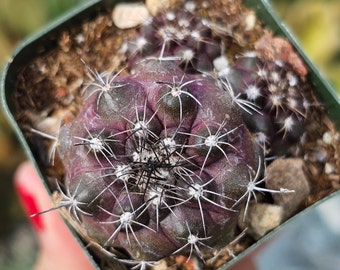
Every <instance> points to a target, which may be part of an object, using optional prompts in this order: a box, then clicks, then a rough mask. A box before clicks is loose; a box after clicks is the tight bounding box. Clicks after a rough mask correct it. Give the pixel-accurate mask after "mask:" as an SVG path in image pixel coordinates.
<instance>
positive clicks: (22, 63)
mask: <svg viewBox="0 0 340 270" xmlns="http://www.w3.org/2000/svg"><path fill="white" fill-rule="evenodd" d="M118 2H121V1H114V0H112V1H99V0H92V1H87V2H86V3H84V4H83V5H81V6H79V7H78V8H76V9H74V10H72V11H71V12H69V13H68V14H66V15H65V16H63V17H61V18H59V19H58V20H56V21H54V22H53V23H51V24H50V25H48V26H47V27H45V28H44V29H42V30H41V31H40V32H38V33H36V34H34V35H32V36H31V37H29V38H28V39H26V40H25V41H24V42H23V43H22V44H21V45H20V46H19V47H18V48H17V49H16V51H15V52H14V54H13V57H12V59H11V61H10V62H9V63H7V65H6V66H5V68H4V70H3V76H2V78H1V94H2V96H1V101H2V106H3V109H4V111H5V113H6V114H7V117H8V119H9V120H10V122H11V124H12V127H13V129H14V130H15V132H16V134H17V137H18V138H19V140H20V142H21V144H22V146H23V148H24V149H25V151H26V154H27V156H28V158H29V159H30V160H31V161H32V162H33V163H34V165H35V167H36V169H37V171H38V172H39V174H40V176H41V179H42V181H43V182H44V184H45V185H46V188H47V190H48V191H49V192H51V191H50V189H49V186H48V185H47V184H46V183H47V180H46V178H47V177H46V170H45V169H44V168H43V165H42V164H41V162H39V161H37V160H38V158H37V156H38V155H39V154H40V153H38V152H37V151H32V149H31V146H30V144H29V142H28V140H27V137H25V136H24V133H25V132H24V129H25V127H23V126H21V125H19V124H18V119H17V118H18V114H19V113H20V108H18V106H17V105H16V101H17V99H18V98H20V95H18V77H19V76H21V75H20V74H21V72H22V70H23V69H24V68H25V67H27V66H28V65H30V64H31V63H32V61H33V60H34V59H36V58H37V57H39V56H41V55H48V53H49V51H50V50H52V49H53V48H54V47H55V46H56V45H57V43H58V41H59V38H60V36H61V35H62V33H63V32H64V31H66V30H68V29H70V28H72V27H75V26H77V25H81V24H82V23H84V22H85V21H89V20H92V19H94V18H96V16H98V14H101V13H102V12H105V11H106V10H108V9H110V8H112V7H113V6H115V5H116V4H117V3H118ZM243 3H244V4H245V5H246V6H247V7H249V8H251V9H253V10H254V12H255V13H256V16H257V18H258V19H259V20H260V22H262V24H263V25H264V27H265V28H268V29H270V30H271V31H272V32H273V33H274V35H277V36H282V37H284V38H286V39H287V40H289V41H290V43H291V44H292V45H293V47H294V49H295V50H296V51H297V53H298V54H299V56H300V58H301V59H302V60H303V62H304V64H305V66H306V67H307V69H308V80H310V81H311V82H312V83H313V85H314V86H315V87H314V92H315V95H316V96H317V97H318V100H319V101H320V103H321V104H322V106H323V108H325V111H326V113H327V115H328V117H329V118H330V119H331V120H332V122H333V123H334V126H335V127H336V129H337V130H339V129H340V100H339V96H338V95H337V94H336V92H335V91H334V89H332V87H331V85H330V84H329V83H328V82H327V81H326V80H325V79H324V78H323V77H322V76H321V75H320V73H319V71H318V70H317V68H316V67H315V66H314V65H313V64H312V63H311V61H310V60H309V59H308V58H307V57H306V55H305V54H304V52H303V50H302V49H301V47H300V46H299V45H298V44H297V42H296V40H295V39H294V37H293V36H292V35H291V34H290V32H289V30H288V29H287V28H286V27H285V26H284V24H283V23H282V22H281V21H280V19H279V18H278V17H277V16H276V14H275V12H274V11H273V9H272V7H271V5H270V4H269V2H268V1H267V0H244V1H243ZM39 72H43V71H39ZM45 91H49V89H48V88H46V89H45ZM39 106H40V105H39ZM46 113H48V112H46ZM337 194H338V195H340V193H339V192H333V193H332V194H331V195H328V196H326V197H325V198H323V199H322V200H320V201H318V202H317V203H313V204H312V205H311V206H309V207H307V208H306V209H304V210H303V211H301V212H299V213H298V214H296V215H294V216H293V217H291V218H290V219H288V220H287V221H286V222H284V223H283V224H281V225H280V226H279V227H277V228H275V229H274V230H272V231H271V232H269V233H267V234H266V235H265V236H263V237H262V238H260V239H259V240H257V241H256V242H255V243H254V244H252V245H251V246H250V247H248V248H246V249H245V250H244V251H242V252H241V253H240V254H238V255H237V256H236V257H235V258H234V259H232V260H230V261H229V262H227V263H225V264H224V265H223V266H221V267H220V268H219V269H227V268H228V267H229V266H231V265H232V264H234V263H235V262H236V261H238V260H240V259H241V258H243V257H244V256H245V255H246V254H248V253H249V252H251V251H252V250H253V249H255V248H256V247H257V246H259V245H263V244H264V243H265V242H267V240H268V239H269V238H271V237H272V236H273V235H275V234H276V233H277V232H278V231H279V230H281V229H282V228H284V227H285V226H286V224H287V223H289V222H294V219H295V218H296V217H297V216H300V215H302V214H303V213H305V212H306V211H309V210H310V209H312V208H314V207H315V206H316V205H317V204H319V203H322V201H323V200H327V199H328V198H329V197H330V196H334V195H337ZM70 229H71V230H72V231H73V229H72V227H71V226H70ZM74 235H75V237H76V238H77V239H79V238H78V236H77V233H75V232H74ZM79 242H80V243H82V241H80V240H79ZM88 255H89V258H92V256H93V255H91V254H88ZM92 262H93V265H94V266H95V267H97V268H98V269H99V267H98V266H97V265H96V262H95V260H92Z"/></svg>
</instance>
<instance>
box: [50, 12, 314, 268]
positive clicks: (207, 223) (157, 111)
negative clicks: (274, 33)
mask: <svg viewBox="0 0 340 270" xmlns="http://www.w3.org/2000/svg"><path fill="white" fill-rule="evenodd" d="M223 38H224V37H222V35H219V34H218V33H216V32H214V31H213V29H212V27H211V22H209V21H208V20H206V19H202V18H201V17H199V16H197V14H196V13H193V11H192V10H186V9H184V10H180V11H177V12H176V11H168V12H167V13H162V14H160V15H157V16H155V17H153V18H152V19H150V20H149V21H147V22H146V23H145V24H144V25H143V26H141V27H140V29H139V31H138V32H137V34H136V36H135V38H133V39H131V40H128V41H127V42H126V43H125V44H124V46H123V47H124V49H125V51H124V50H122V51H124V52H125V55H126V58H127V67H126V68H125V69H122V70H120V71H118V72H116V73H109V72H104V73H101V74H99V73H98V72H96V71H93V70H91V72H92V75H94V81H92V82H90V83H88V84H87V86H86V87H85V89H84V90H83V104H82V106H81V109H80V112H79V114H78V115H77V117H75V118H74V119H73V120H72V121H71V122H69V123H67V124H65V125H63V126H62V127H61V129H60V133H59V136H58V143H57V144H56V145H58V147H57V153H58V156H59V157H60V159H61V160H62V162H63V165H64V167H65V171H66V173H65V178H64V182H63V185H62V186H58V189H59V193H60V194H61V198H60V200H59V204H60V206H63V207H67V208H68V211H69V213H70V215H71V216H72V218H73V219H74V221H75V222H76V223H78V225H79V226H81V227H82V228H83V230H85V231H86V234H87V236H88V238H89V239H92V240H93V241H95V242H97V243H98V244H99V245H100V246H101V247H103V248H104V249H106V250H108V251H109V252H111V253H112V254H113V257H114V258H116V259H119V260H120V261H121V262H124V263H127V264H129V263H130V262H133V261H141V262H143V267H144V266H145V265H146V264H147V263H146V262H147V261H154V260H158V259H161V258H164V257H167V256H170V255H173V254H186V255H188V256H189V258H190V257H191V256H192V255H193V254H195V255H196V256H198V257H200V258H201V259H204V255H205V253H206V252H210V251H213V250H215V249H218V248H221V247H225V246H226V245H228V243H229V242H230V241H231V240H233V238H234V237H235V231H236V227H237V221H238V216H239V213H240V211H239V210H240V209H241V207H244V206H245V205H246V209H247V205H248V203H249V200H250V196H252V195H254V192H255V191H256V190H260V191H264V190H265V188H261V187H258V185H260V184H261V183H263V179H262V180H260V179H261V178H262V176H263V171H264V170H263V169H264V157H265V155H267V154H268V153H270V154H272V155H275V154H279V153H280V152H281V148H280V146H283V147H287V145H291V144H293V143H296V142H297V141H298V140H299V139H300V137H301V135H302V132H303V125H304V119H305V116H306V114H307V110H308V103H307V102H306V99H305V97H304V96H303V94H301V92H300V91H299V90H300V89H299V80H300V78H299V76H298V75H296V74H295V73H294V71H293V69H292V68H291V67H290V66H289V64H287V63H284V62H282V61H277V62H274V61H267V60H263V59H261V58H260V57H259V56H257V55H256V54H249V53H248V54H245V55H244V56H242V57H239V58H236V59H232V60H233V62H234V63H233V65H232V66H229V65H228V66H224V67H222V68H220V69H218V68H217V72H216V66H215V65H214V60H215V59H216V58H218V57H220V56H221V55H223V49H222V46H221V44H222V43H223V42H222V40H223ZM282 142H284V143H282ZM261 146H263V147H262V148H261ZM267 148H269V149H270V151H263V149H267ZM273 192H275V191H273ZM280 192H281V191H280ZM245 212H246V211H245ZM122 250H124V252H121V251H122ZM118 251H119V252H118ZM118 253H120V256H118V255H117V254H118ZM122 253H124V254H125V253H126V254H128V255H127V256H125V257H124V256H121V254H122ZM144 262H145V263H146V264H145V265H144Z"/></svg>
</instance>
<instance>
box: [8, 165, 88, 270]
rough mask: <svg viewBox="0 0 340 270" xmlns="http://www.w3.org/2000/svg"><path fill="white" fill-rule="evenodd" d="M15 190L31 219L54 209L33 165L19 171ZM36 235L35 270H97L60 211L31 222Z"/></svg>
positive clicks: (40, 216)
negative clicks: (60, 214)
mask: <svg viewBox="0 0 340 270" xmlns="http://www.w3.org/2000/svg"><path fill="white" fill-rule="evenodd" d="M14 180H15V187H16V190H17V193H18V195H19V197H20V200H21V202H22V204H23V207H24V209H25V211H26V214H27V215H28V216H30V215H32V214H36V213H38V212H41V211H44V210H47V209H50V208H52V207H53V204H52V202H51V199H50V197H49V195H48V193H47V191H46V189H45V187H44V185H43V184H42V181H41V180H40V177H39V175H38V174H37V172H36V170H35V168H34V167H33V165H32V164H31V163H29V162H25V163H23V164H22V165H21V166H20V167H19V168H18V170H17V172H16V174H15V177H14ZM30 221H31V224H32V226H33V228H34V229H35V231H36V234H37V238H38V243H39V246H40V255H39V258H38V262H37V264H36V268H35V269H36V270H42V269H49V270H54V269H55V270H57V269H58V270H59V269H74V270H77V269H82V270H87V269H91V270H92V269H94V267H93V266H92V264H91V262H90V261H89V259H88V257H87V256H86V254H85V252H84V251H83V249H82V248H81V246H80V245H79V243H78V242H77V240H76V239H75V238H74V237H73V235H72V233H71V232H70V230H69V229H68V228H67V226H66V224H65V223H64V222H63V220H62V219H61V217H60V216H59V214H58V212H57V211H51V212H47V213H44V214H41V215H36V216H34V217H31V218H30Z"/></svg>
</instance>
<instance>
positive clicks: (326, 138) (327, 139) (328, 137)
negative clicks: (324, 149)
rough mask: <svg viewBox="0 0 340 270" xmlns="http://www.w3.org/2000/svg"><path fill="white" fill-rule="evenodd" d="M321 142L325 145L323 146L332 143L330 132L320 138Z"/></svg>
mask: <svg viewBox="0 0 340 270" xmlns="http://www.w3.org/2000/svg"><path fill="white" fill-rule="evenodd" d="M322 141H323V142H324V143H325V144H331V143H332V141H333V136H332V134H331V133H330V132H325V133H324V134H323V136H322Z"/></svg>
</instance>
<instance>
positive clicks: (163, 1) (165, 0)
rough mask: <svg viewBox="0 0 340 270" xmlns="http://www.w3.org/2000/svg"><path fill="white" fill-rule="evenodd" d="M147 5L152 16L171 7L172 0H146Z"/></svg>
mask: <svg viewBox="0 0 340 270" xmlns="http://www.w3.org/2000/svg"><path fill="white" fill-rule="evenodd" d="M145 5H146V7H147V9H148V10H149V12H150V13H151V15H152V16H155V15H156V14H157V13H158V12H159V11H162V10H166V9H168V8H169V7H170V0H146V1H145Z"/></svg>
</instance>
